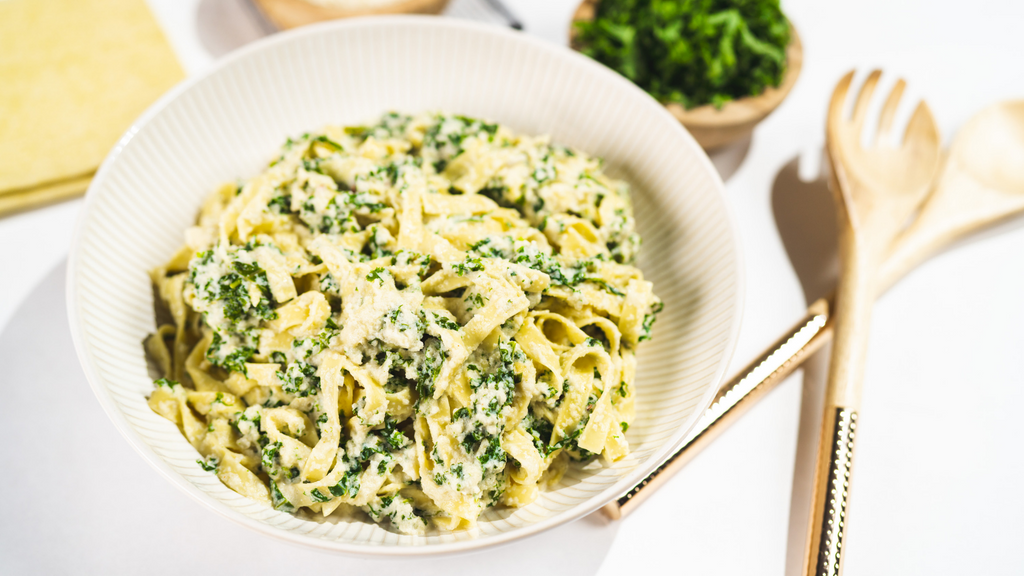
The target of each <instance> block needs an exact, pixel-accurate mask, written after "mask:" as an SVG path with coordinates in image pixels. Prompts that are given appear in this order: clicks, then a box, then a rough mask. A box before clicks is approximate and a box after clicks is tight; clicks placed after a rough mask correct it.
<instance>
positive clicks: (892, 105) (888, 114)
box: [875, 78, 907, 142]
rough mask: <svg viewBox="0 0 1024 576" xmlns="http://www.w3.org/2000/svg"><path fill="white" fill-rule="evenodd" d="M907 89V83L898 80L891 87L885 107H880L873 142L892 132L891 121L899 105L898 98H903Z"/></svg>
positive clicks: (886, 136)
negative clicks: (880, 110) (876, 131)
mask: <svg viewBox="0 0 1024 576" xmlns="http://www.w3.org/2000/svg"><path fill="white" fill-rule="evenodd" d="M906 87H907V83H906V82H904V81H903V78H900V79H899V80H898V81H897V82H896V85H895V86H893V87H892V91H891V92H889V98H887V99H886V101H885V105H884V106H883V107H882V114H881V116H879V118H878V134H877V136H876V137H875V141H876V142H878V141H881V140H882V139H883V138H888V136H889V132H890V130H892V120H893V118H894V117H895V116H896V108H897V107H898V106H899V104H900V98H902V97H903V89H904V88H906Z"/></svg>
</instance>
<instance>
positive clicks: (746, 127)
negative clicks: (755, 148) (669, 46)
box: [569, 0, 804, 150]
mask: <svg viewBox="0 0 1024 576" xmlns="http://www.w3.org/2000/svg"><path fill="white" fill-rule="evenodd" d="M598 1H599V0H583V2H581V3H580V5H579V6H578V7H577V8H576V13H575V14H574V15H573V18H572V24H571V25H570V27H569V45H570V46H572V48H573V49H574V50H578V49H579V44H578V42H577V38H576V26H575V24H576V22H587V21H590V20H593V19H594V16H595V14H596V12H597V3H598ZM789 33H790V41H789V46H787V47H786V73H785V74H784V75H783V77H782V82H780V83H779V86H778V87H777V88H773V87H768V88H767V89H766V90H765V91H764V92H762V93H760V94H758V95H757V96H747V97H745V98H740V99H737V100H730V101H729V102H726V103H725V104H724V105H723V106H722V107H721V108H715V107H714V106H712V105H710V104H706V105H704V106H698V107H697V108H691V109H690V110H686V109H684V108H683V107H682V106H681V105H679V104H676V103H674V102H673V103H669V104H666V105H665V108H667V109H668V111H669V112H671V113H672V115H673V116H675V117H676V119H678V120H679V121H680V122H681V123H682V124H683V126H685V127H686V129H687V130H689V132H690V134H692V135H693V137H694V138H695V139H696V140H697V143H698V144H700V145H701V147H703V148H704V149H705V150H713V149H715V148H719V147H721V146H725V145H726V144H729V143H731V142H735V141H737V140H740V139H742V138H745V137H747V136H749V135H750V133H751V132H753V130H754V127H755V126H757V123H758V122H760V121H761V120H764V119H765V118H766V117H767V116H768V115H769V114H771V113H772V111H773V110H775V109H776V108H778V106H779V104H781V103H782V101H783V100H784V99H785V98H786V96H787V95H788V94H789V91H790V90H791V89H792V88H793V85H794V84H796V80H797V78H798V77H799V76H800V69H801V68H803V61H804V50H803V44H802V43H801V42H800V36H799V35H798V34H797V32H796V28H794V27H793V23H792V22H790V24H789Z"/></svg>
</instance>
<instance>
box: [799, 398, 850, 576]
mask: <svg viewBox="0 0 1024 576" xmlns="http://www.w3.org/2000/svg"><path fill="white" fill-rule="evenodd" d="M856 432H857V411H856V410H853V409H851V408H844V407H841V406H837V407H834V408H833V409H831V410H829V411H828V412H827V413H826V414H825V422H824V423H823V424H822V438H821V458H820V468H819V469H818V472H817V473H818V474H819V475H820V476H821V478H822V479H824V480H825V482H823V483H822V482H816V484H817V485H818V490H820V491H821V493H819V494H818V495H817V498H815V509H814V511H813V513H812V515H811V527H810V536H811V537H810V539H809V541H808V550H807V555H806V557H807V562H808V564H809V565H807V566H805V570H804V573H805V574H807V575H809V576H839V575H840V574H842V566H843V535H844V534H845V532H846V508H847V503H848V501H849V497H850V471H851V469H852V467H853V445H854V437H855V436H856Z"/></svg>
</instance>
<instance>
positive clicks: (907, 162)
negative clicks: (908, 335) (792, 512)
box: [804, 70, 941, 576]
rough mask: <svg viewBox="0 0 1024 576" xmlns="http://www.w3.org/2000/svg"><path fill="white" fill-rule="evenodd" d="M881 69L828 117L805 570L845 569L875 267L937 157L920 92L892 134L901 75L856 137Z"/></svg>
mask: <svg viewBox="0 0 1024 576" xmlns="http://www.w3.org/2000/svg"><path fill="white" fill-rule="evenodd" d="M880 76H881V71H879V70H875V71H874V72H872V73H871V75H870V76H868V78H867V80H866V81H865V82H864V85H863V86H862V87H861V90H860V94H859V96H858V97H857V100H856V102H855V104H854V110H853V117H852V118H850V119H847V118H846V117H845V116H846V115H845V113H844V112H845V111H844V108H845V104H846V97H847V92H848V91H849V89H850V83H851V81H852V80H853V72H850V73H849V74H847V75H846V76H844V77H843V79H842V80H840V81H839V84H838V85H837V86H836V88H835V91H833V93H832V101H831V103H830V105H829V111H828V121H827V123H826V146H827V148H828V152H829V158H830V162H831V166H832V186H831V188H832V190H833V194H834V195H835V198H836V204H837V208H838V210H837V213H838V219H839V260H840V270H841V272H840V276H839V283H838V287H837V290H836V303H835V311H834V319H835V335H834V342H833V348H832V359H831V363H830V365H829V373H828V384H827V387H826V390H825V412H824V416H823V419H822V434H821V441H820V443H819V446H818V466H817V471H816V475H815V483H814V494H813V500H812V507H811V510H812V515H811V518H810V522H811V524H810V526H809V528H808V535H809V537H808V541H807V548H806V556H805V558H806V560H805V563H804V573H805V574H806V575H809V576H816V575H834V574H840V573H841V572H842V565H843V558H844V554H843V550H842V546H843V535H844V533H845V530H846V524H847V518H846V516H847V499H848V496H849V488H850V480H851V477H850V473H851V469H852V463H853V449H854V439H855V436H856V430H857V413H858V410H859V409H860V400H861V386H862V383H863V378H864V364H865V361H866V357H867V346H868V334H869V328H870V323H871V310H872V306H873V304H874V301H875V294H876V291H877V289H878V276H879V274H878V271H879V268H880V266H881V265H882V263H883V262H884V257H885V256H886V252H887V250H888V248H889V247H890V245H891V244H892V243H893V241H894V240H895V239H896V237H897V236H898V235H899V233H900V232H901V231H902V230H903V229H904V227H905V226H906V224H907V222H908V221H909V219H910V217H911V216H912V215H913V214H914V212H915V211H916V210H917V207H918V206H919V205H920V204H921V202H922V201H923V200H924V199H925V196H926V195H927V194H928V191H929V189H930V188H931V183H932V180H933V178H934V177H935V174H936V171H937V170H938V168H939V161H940V157H941V147H940V141H939V132H938V128H937V126H936V124H935V120H934V118H933V117H932V114H931V112H930V111H929V109H928V106H927V105H926V104H925V103H924V102H921V103H920V104H918V106H917V109H916V110H914V114H913V115H912V116H911V118H910V122H909V123H908V125H907V129H906V132H905V134H904V136H903V141H902V143H895V142H893V133H892V123H893V118H894V116H895V113H896V108H897V106H898V105H899V102H900V98H901V97H902V95H903V88H904V83H903V81H902V80H900V81H899V82H897V84H896V85H895V87H893V89H892V92H891V93H890V94H889V97H888V99H887V100H886V102H885V105H884V106H883V108H882V113H881V116H880V118H879V122H878V135H877V137H876V139H875V142H874V144H872V145H871V146H867V147H865V146H863V145H862V144H861V135H862V134H863V132H864V126H865V121H866V117H867V108H868V105H869V104H870V102H871V96H872V94H873V93H874V91H875V87H876V85H877V84H878V78H879V77H880Z"/></svg>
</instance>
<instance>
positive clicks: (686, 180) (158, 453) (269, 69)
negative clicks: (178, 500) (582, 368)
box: [68, 16, 742, 555]
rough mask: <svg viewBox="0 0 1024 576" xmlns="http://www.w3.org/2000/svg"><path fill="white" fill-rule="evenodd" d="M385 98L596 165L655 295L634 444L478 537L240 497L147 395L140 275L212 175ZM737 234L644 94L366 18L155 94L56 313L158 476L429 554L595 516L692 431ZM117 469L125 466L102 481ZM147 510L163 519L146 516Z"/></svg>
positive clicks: (612, 78)
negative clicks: (624, 212) (636, 236)
mask: <svg viewBox="0 0 1024 576" xmlns="http://www.w3.org/2000/svg"><path fill="white" fill-rule="evenodd" d="M389 110H397V111H402V112H409V113H416V112H422V111H435V110H436V111H446V112H452V113H459V114H466V115H470V116H478V117H482V118H486V119H489V120H492V121H497V122H501V123H503V124H507V125H509V126H510V127H511V128H512V129H513V130H516V131H518V132H522V133H526V134H550V135H551V136H552V139H553V140H554V141H555V142H558V143H561V144H566V145H569V146H573V147H576V148H579V149H581V150H584V151H586V152H588V153H590V154H593V155H597V156H600V157H603V158H604V159H605V160H606V165H607V171H608V172H609V173H610V174H611V175H613V176H615V177H619V178H624V179H626V180H628V181H629V182H630V184H631V185H632V187H633V191H634V202H635V206H636V218H637V222H638V226H639V231H640V233H641V234H642V236H643V240H644V248H643V251H642V256H641V259H640V266H641V268H642V269H643V271H644V274H645V275H646V276H647V278H649V279H650V280H652V281H653V282H654V288H655V292H656V293H657V294H658V295H660V296H661V297H662V298H663V299H664V301H665V310H664V312H662V313H661V315H660V316H659V318H658V321H657V324H656V325H655V330H654V340H653V341H652V342H648V343H645V344H644V345H643V346H642V347H641V350H640V354H639V368H638V370H637V384H636V386H637V394H638V400H637V414H636V422H635V424H634V425H633V426H632V427H631V428H630V429H629V433H628V434H627V435H626V437H627V439H628V440H629V443H630V445H631V446H632V450H633V451H632V453H631V454H630V455H629V457H627V458H625V459H624V460H623V461H621V462H618V463H617V464H615V465H613V466H604V465H603V464H600V463H592V464H590V465H589V466H587V467H586V468H585V469H579V470H572V471H571V472H570V473H568V474H567V475H566V477H565V479H564V480H563V482H562V484H561V485H560V486H559V487H558V488H557V489H556V490H553V491H550V492H546V493H544V494H543V495H542V496H541V497H540V498H539V499H538V500H537V501H536V502H534V503H533V504H530V505H529V506H526V507H524V508H521V509H518V510H490V511H488V512H487V513H485V514H484V515H483V517H482V518H481V520H480V522H479V524H478V527H477V528H476V529H474V530H471V531H463V532H456V533H452V534H442V535H433V536H426V537H413V536H402V535H398V534H395V533H392V532H389V531H387V530H384V529H382V528H380V527H378V526H376V525H374V524H370V523H364V522H360V521H352V522H349V521H337V520H333V519H328V520H326V521H320V522H317V521H312V520H305V519H300V518H297V517H295V516H293V515H290V514H286V513H283V512H279V511H276V510H272V509H270V508H267V507H264V506H263V505H260V504H257V503H256V502H253V501H251V500H248V499H246V498H245V497H243V496H240V495H238V494H236V493H235V492H232V491H231V490H230V489H229V488H227V487H226V486H224V485H223V484H221V482H220V481H219V480H218V479H217V477H216V476H214V475H213V474H210V473H208V472H204V471H203V470H202V469H201V468H200V467H199V466H198V465H197V464H196V459H197V457H198V455H197V453H196V451H195V450H194V449H193V448H192V446H190V445H189V443H188V442H187V441H186V440H185V438H184V437H182V435H181V434H180V433H179V432H178V430H177V428H176V427H175V426H174V425H173V424H171V423H170V422H168V421H167V420H164V419H163V418H161V417H160V416H158V415H157V414H155V413H153V412H152V411H151V410H150V409H149V407H148V406H147V405H146V396H147V395H148V394H149V393H150V391H151V390H152V381H151V379H150V377H149V375H148V373H147V367H146V359H145V357H144V354H143V350H142V345H141V342H142V340H143V338H144V337H145V336H146V335H147V334H149V333H151V332H153V330H154V321H153V301H152V290H151V288H150V280H149V276H148V275H147V270H149V269H151V268H153V267H154V266H157V265H159V264H161V263H163V262H165V261H166V260H167V259H168V258H169V257H170V256H171V254H172V253H173V252H174V251H175V249H177V248H178V247H179V246H180V245H181V244H182V243H183V241H184V236H183V231H184V230H185V228H186V227H187V226H189V225H190V224H191V223H192V222H193V220H194V218H195V216H196V214H197V211H198V208H199V206H200V203H201V201H202V200H203V198H205V197H206V195H207V194H209V193H210V191H212V190H213V189H214V187H215V186H217V185H218V184H220V183H222V182H225V181H233V180H235V179H237V178H246V177H250V176H253V175H255V174H257V173H258V172H259V171H260V169H261V168H262V167H264V166H265V165H266V163H267V161H269V160H270V159H271V158H272V157H273V156H274V154H275V151H276V150H277V148H278V147H279V146H280V145H281V143H282V142H284V140H285V138H286V137H287V136H295V135H297V134H301V133H303V132H306V131H309V130H313V129H317V128H319V127H321V126H323V125H325V124H328V123H331V124H355V123H362V122H366V121H372V120H374V119H375V118H376V117H377V116H379V115H380V114H381V113H383V112H385V111H389ZM738 250H739V242H738V239H737V235H736V230H735V227H734V224H733V220H732V218H731V215H730V211H729V209H728V206H727V204H726V199H725V196H724V193H723V187H722V182H721V180H720V179H719V177H718V175H717V174H716V173H715V170H714V168H713V167H712V165H711V163H710V162H709V160H708V158H707V156H706V155H705V154H704V152H703V151H702V150H701V149H700V147H699V146H698V145H697V144H696V142H694V140H693V138H691V137H690V135H689V134H688V133H686V131H685V130H684V129H683V128H682V127H681V126H680V125H679V123H678V122H677V121H676V120H675V119H674V118H673V117H672V116H671V115H670V114H669V113H668V112H666V111H665V109H664V107H662V106H660V105H659V104H658V103H657V102H655V101H654V100H653V99H652V98H650V97H649V96H647V95H646V94H645V93H644V92H642V91H641V90H640V89H638V88H637V87H635V86H634V85H633V84H631V83H630V82H628V81H626V80H625V79H623V78H622V77H620V76H618V75H617V74H615V73H613V72H611V71H610V70H608V69H607V68H604V67H603V66H601V65H599V64H596V63H594V62H593V61H591V60H589V59H587V58H586V57H584V56H581V55H579V54H576V53H574V52H572V51H570V50H568V49H566V48H562V47H559V46H554V45H550V44H547V43H544V42H541V41H538V40H535V39H531V38H530V37H528V36H525V35H523V34H520V33H515V32H511V31H508V30H506V29H503V28H498V27H493V26H482V25H478V24H470V23H464V22H459V21H455V20H450V19H444V18H432V17H412V16H403V17H378V18H365V19H354V20H348V21H342V22H332V23H327V24H322V25H316V26H311V27H307V28H302V29H298V30H295V31H292V32H288V33H283V34H278V35H274V36H272V37H270V38H268V39H266V40H263V41H261V42H257V43H255V44H253V45H251V46H249V47H246V48H245V49H243V50H240V51H238V52H236V53H234V54H233V55H231V56H229V57H227V58H226V59H224V60H222V61H221V62H220V63H219V64H218V65H217V66H216V67H215V68H214V69H213V70H211V71H210V72H208V73H206V74H203V75H201V76H199V77H195V78H192V79H190V80H188V81H186V82H185V83H183V84H181V85H180V86H178V87H176V88H175V89H174V90H172V91H171V92H170V93H169V94H167V95H166V96H164V97H163V98H162V99H161V100H160V101H159V102H157V103H156V104H154V105H153V106H152V107H151V108H150V109H149V110H148V111H147V112H146V113H145V114H143V116H142V117H141V118H139V120H138V121H137V122H136V123H135V124H134V125H133V126H132V128H131V129H130V130H129V131H128V132H127V133H126V134H125V136H124V137H123V138H122V139H121V141H120V142H119V143H118V145H117V146H116V147H115V148H114V150H113V151H111V153H110V155H109V156H108V157H107V159H106V161H105V162H104V163H103V166H102V167H101V168H100V170H99V172H98V173H97V175H96V177H95V178H94V179H93V181H92V185H91V186H90V187H89V192H88V195H87V196H86V200H85V205H84V207H83V209H82V214H81V217H80V219H79V222H78V228H77V231H76V233H75V240H74V244H73V248H72V250H71V256H70V260H69V262H68V314H69V317H70V323H71V331H72V333H73V336H74V340H75V346H76V348H77V350H78V355H79V358H80V360H81V362H82V365H83V367H84V369H85V373H86V375H87V376H88V378H89V382H90V383H91V384H92V388H93V391H94V392H95V393H96V396H97V398H98V399H99V401H100V403H101V404H102V405H103V408H104V409H105V410H106V412H107V414H108V415H109V416H110V418H111V419H112V420H113V421H114V424H115V425H116V426H117V427H118V429H119V430H120V431H121V433H122V434H124V436H125V438H127V439H128V441H129V442H131V444H132V445H133V446H134V447H135V448H136V450H138V451H139V453H140V454H141V455H142V456H143V457H144V458H145V459H146V460H147V461H148V462H149V463H150V464H151V465H152V466H153V467H154V468H156V469H157V470H158V471H160V473H161V474H163V475H164V476H165V477H166V478H167V479H168V480H170V481H171V482H173V483H174V484H175V485H176V486H178V487H179V488H181V489H182V490H184V491H185V492H187V493H188V494H189V495H190V496H193V497H194V498H195V499H197V500H198V501H200V502H202V503H203V504H205V505H207V506H208V507H210V508H211V509H213V510H216V511H217V512H219V513H221V514H223V515H224V516H226V517H228V518H230V519H231V520H234V521H236V522H238V523H240V524H243V525H245V526H248V527H250V528H253V529H255V530H257V531H259V532H262V533H265V534H269V535H271V536H275V537H278V538H281V539H284V540H287V541H290V542H294V543H298V544H303V545H307V546H312V547H315V548H320V549H325V550H334V551H341V552H348V553H358V554H381V555H423V554H438V553H447V552H456V551H466V550H471V549H476V548H481V547H484V546H489V545H494V544H498V543H502V542H508V541H511V540H513V539H517V538H521V537H524V536H528V535H531V534H536V533H538V532H540V531H542V530H545V529H548V528H551V527H553V526H556V525H558V524H561V523H563V522H567V521H570V520H574V519H576V518H579V517H581V516H583V515H585V514H588V513H590V512H592V511H594V510H596V509H597V508H599V507H600V506H602V505H603V504H605V503H606V502H608V501H609V500H611V499H612V498H614V497H616V496H618V495H619V494H621V493H622V492H624V491H625V490H626V489H627V488H628V487H630V486H631V485H632V484H634V483H635V482H637V481H639V480H640V479H641V478H642V477H643V476H644V475H645V474H647V473H648V472H649V471H650V470H652V469H653V468H654V467H655V466H656V465H657V464H658V462H659V460H660V459H662V458H664V457H665V456H666V455H667V454H668V453H669V451H670V450H671V449H672V448H673V447H674V446H675V445H677V444H678V443H679V442H680V441H681V440H682V438H683V436H684V435H685V434H686V433H687V432H688V431H689V429H690V428H692V426H693V424H694V422H695V416H696V414H697V413H698V412H699V411H700V410H702V409H703V408H704V407H706V406H707V405H708V404H709V402H710V400H711V397H712V395H713V393H714V391H715V390H716V389H717V386H718V384H719V381H720V380H721V378H722V375H723V372H724V370H725V367H726V364H727V363H728V360H729V357H730V356H731V353H732V350H733V346H734V344H735V341H736V337H737V333H738V330H739V322H740V302H741V292H742V275H741V268H740V259H739V253H738ZM110 480H111V481H112V482H117V481H118V479H117V478H111V479H110ZM152 521H154V522H159V521H160V519H159V518H155V519H152Z"/></svg>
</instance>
